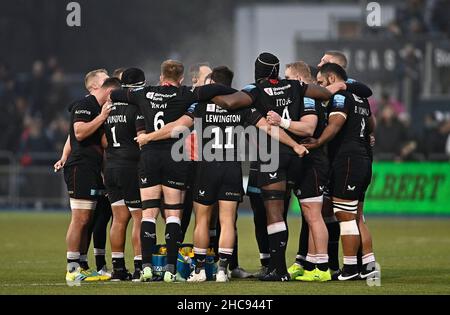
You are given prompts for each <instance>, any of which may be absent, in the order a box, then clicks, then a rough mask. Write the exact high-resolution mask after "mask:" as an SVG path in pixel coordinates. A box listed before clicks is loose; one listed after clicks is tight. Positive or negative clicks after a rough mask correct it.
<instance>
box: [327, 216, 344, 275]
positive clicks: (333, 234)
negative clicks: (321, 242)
mask: <svg viewBox="0 0 450 315" xmlns="http://www.w3.org/2000/svg"><path fill="white" fill-rule="evenodd" d="M326 226H327V230H328V257H329V259H330V260H329V262H330V269H331V270H339V237H340V235H341V228H340V227H339V222H337V221H336V222H329V223H327V224H326Z"/></svg>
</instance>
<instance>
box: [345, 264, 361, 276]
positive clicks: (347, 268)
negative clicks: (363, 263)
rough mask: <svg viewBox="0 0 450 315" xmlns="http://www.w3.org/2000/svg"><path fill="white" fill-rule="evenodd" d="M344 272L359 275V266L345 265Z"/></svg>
mask: <svg viewBox="0 0 450 315" xmlns="http://www.w3.org/2000/svg"><path fill="white" fill-rule="evenodd" d="M342 270H343V271H345V272H347V273H348V274H351V275H353V274H355V273H358V265H346V264H344V267H343V268H342Z"/></svg>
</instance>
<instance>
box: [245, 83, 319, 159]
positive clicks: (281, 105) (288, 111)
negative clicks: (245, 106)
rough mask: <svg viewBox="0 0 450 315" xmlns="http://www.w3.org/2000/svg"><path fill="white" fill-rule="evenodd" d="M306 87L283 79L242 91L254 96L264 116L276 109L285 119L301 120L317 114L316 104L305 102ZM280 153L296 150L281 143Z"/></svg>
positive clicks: (294, 136) (292, 135)
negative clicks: (303, 117) (305, 116)
mask: <svg viewBox="0 0 450 315" xmlns="http://www.w3.org/2000/svg"><path fill="white" fill-rule="evenodd" d="M306 89H307V84H305V83H303V82H300V81H298V80H284V79H283V80H264V81H262V82H259V83H253V84H249V85H247V86H246V87H244V89H243V90H242V91H243V92H245V93H247V94H248V95H249V96H250V97H251V98H252V100H253V106H254V107H255V108H256V109H257V110H258V111H259V113H260V114H261V115H262V116H264V117H265V116H266V115H267V113H268V112H269V111H274V112H276V113H278V114H279V115H280V116H281V117H282V118H284V119H290V120H295V121H299V120H300V119H301V117H302V116H304V115H308V114H316V112H315V104H314V103H310V102H307V103H305V102H304V96H305V92H306ZM286 132H287V133H288V134H289V136H291V137H292V138H293V139H294V140H296V141H299V140H301V138H300V137H299V136H297V135H295V134H293V133H291V132H289V131H287V130H286ZM267 143H269V142H267ZM280 153H290V154H294V151H293V150H292V149H291V148H289V147H287V146H286V145H284V144H282V143H280Z"/></svg>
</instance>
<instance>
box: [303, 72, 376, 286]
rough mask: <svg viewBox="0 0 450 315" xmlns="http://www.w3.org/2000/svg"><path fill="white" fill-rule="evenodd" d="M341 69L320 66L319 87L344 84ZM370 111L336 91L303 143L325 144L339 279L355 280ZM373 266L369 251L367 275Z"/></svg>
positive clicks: (369, 157)
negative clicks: (315, 133) (322, 124)
mask: <svg viewBox="0 0 450 315" xmlns="http://www.w3.org/2000/svg"><path fill="white" fill-rule="evenodd" d="M347 79H348V78H347V74H346V72H345V70H344V69H343V68H342V67H341V66H339V65H337V64H334V63H326V64H323V65H322V66H321V68H320V70H319V73H318V75H317V82H318V83H319V84H320V85H321V86H328V85H331V84H333V83H336V82H338V83H342V82H345V81H347ZM370 116H371V111H370V106H369V103H368V101H367V99H364V98H360V97H358V96H356V95H355V94H351V93H349V92H347V91H339V92H337V93H336V94H334V95H333V97H332V98H331V100H330V105H329V114H328V125H327V127H326V128H325V130H324V131H323V132H322V135H321V136H320V137H319V138H318V139H314V138H312V139H310V143H309V144H305V146H307V147H308V148H310V149H315V148H318V147H321V146H323V145H324V144H326V143H328V153H329V158H330V162H331V178H330V181H331V182H330V191H331V195H332V200H333V211H334V212H335V214H336V217H337V219H338V220H339V225H340V230H341V239H342V247H343V252H344V266H343V269H342V273H341V274H340V275H339V276H338V279H339V280H351V279H357V278H358V277H359V272H358V267H357V257H356V256H357V252H358V248H359V246H360V243H361V239H360V232H359V228H358V223H357V213H358V203H359V202H360V201H363V200H364V194H365V191H366V190H367V187H368V185H369V184H370V180H371V176H372V155H371V147H370V140H369V134H370V133H371V132H373V129H374V125H373V123H372V120H371V119H370ZM374 263H375V256H374V255H373V253H372V252H370V253H366V255H365V260H364V264H365V267H367V272H366V273H364V275H365V274H367V275H370V274H372V275H373V274H374V273H375V272H376V270H375V269H374V268H373V270H372V269H369V265H373V267H374Z"/></svg>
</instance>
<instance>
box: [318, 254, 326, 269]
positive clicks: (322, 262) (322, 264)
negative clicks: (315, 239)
mask: <svg viewBox="0 0 450 315" xmlns="http://www.w3.org/2000/svg"><path fill="white" fill-rule="evenodd" d="M328 260H329V258H328V254H316V261H317V262H316V266H317V269H319V270H320V271H327V270H328V268H329V263H328Z"/></svg>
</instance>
